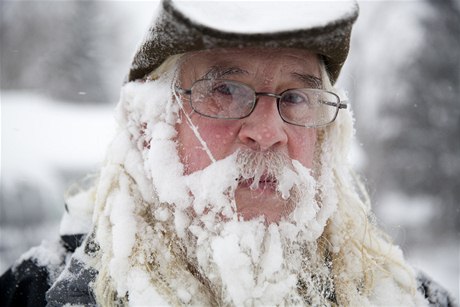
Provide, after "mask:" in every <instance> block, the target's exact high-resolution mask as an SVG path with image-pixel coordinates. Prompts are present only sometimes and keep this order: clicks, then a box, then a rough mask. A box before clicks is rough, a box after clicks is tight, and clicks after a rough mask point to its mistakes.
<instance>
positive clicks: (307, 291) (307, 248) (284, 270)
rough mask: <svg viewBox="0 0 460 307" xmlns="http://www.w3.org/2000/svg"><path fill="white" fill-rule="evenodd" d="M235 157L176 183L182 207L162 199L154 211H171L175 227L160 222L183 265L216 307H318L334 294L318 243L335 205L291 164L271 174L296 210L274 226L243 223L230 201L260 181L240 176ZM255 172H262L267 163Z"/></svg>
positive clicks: (244, 174) (257, 221)
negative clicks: (243, 186) (203, 283)
mask: <svg viewBox="0 0 460 307" xmlns="http://www.w3.org/2000/svg"><path fill="white" fill-rule="evenodd" d="M150 157H159V156H158V155H154V154H151V155H150ZM240 157H241V156H238V153H235V154H234V155H231V156H229V157H227V158H225V159H223V160H220V161H217V162H215V163H213V164H211V165H209V166H208V167H207V168H205V169H204V170H201V171H198V172H195V173H193V174H191V175H189V176H183V177H182V178H180V179H179V178H177V180H176V181H177V182H181V183H183V184H184V187H186V188H185V189H184V188H181V190H183V191H187V195H183V196H182V197H180V199H187V200H188V201H187V202H180V203H179V204H176V203H174V204H172V205H171V202H169V201H168V200H166V199H161V202H162V205H160V207H159V208H157V211H158V210H160V208H163V209H161V210H165V207H164V206H165V201H166V202H168V203H169V204H170V205H167V206H173V210H172V211H173V212H174V215H173V216H174V217H173V218H174V223H171V221H164V222H165V224H164V227H165V228H167V229H168V230H169V231H172V232H174V233H175V234H177V238H178V240H179V241H180V242H178V243H179V245H181V246H182V247H183V248H182V249H183V250H185V253H186V257H187V261H188V262H189V263H190V264H191V265H192V266H193V267H195V268H196V270H197V271H198V272H199V274H200V276H202V277H203V278H205V279H206V280H207V281H208V284H209V285H211V291H212V292H213V293H214V294H215V295H219V296H220V297H219V298H218V301H220V302H222V303H225V304H226V303H230V304H233V305H237V306H243V305H279V304H289V305H291V304H301V303H307V304H316V303H318V304H324V303H325V302H326V301H327V299H326V298H330V296H331V295H332V293H333V289H332V287H333V286H332V284H333V283H332V280H331V278H330V263H328V261H327V259H325V255H324V249H320V248H319V247H318V244H317V242H316V240H317V239H318V238H319V237H320V235H321V234H322V232H323V230H324V227H325V224H326V221H327V219H328V218H329V217H330V215H331V214H332V213H333V211H334V210H335V207H336V203H333V202H331V200H332V201H334V200H335V198H334V197H329V198H326V199H324V200H323V199H321V200H320V202H319V201H318V199H320V198H319V197H318V195H319V194H318V188H319V186H324V185H326V184H325V183H322V184H318V181H317V180H316V179H315V178H313V176H312V175H311V174H310V171H309V170H308V169H306V168H305V167H303V166H302V165H301V164H300V163H299V162H298V161H292V162H291V163H292V166H291V167H280V168H279V169H278V170H277V171H272V175H273V176H276V179H277V191H278V193H279V194H280V196H281V197H282V198H283V199H288V201H292V202H294V210H293V211H292V212H291V213H290V214H289V215H288V216H286V217H284V218H283V219H282V220H281V221H280V222H279V223H277V224H274V223H272V224H270V225H267V224H266V223H265V221H264V218H263V217H260V218H256V219H252V220H249V221H244V220H242V218H241V217H240V216H238V212H237V210H236V204H235V199H234V193H235V189H236V187H237V185H238V179H248V178H250V177H251V176H252V177H253V178H255V179H254V182H258V178H257V176H260V175H261V173H262V171H260V169H251V170H250V171H249V172H245V171H244V170H242V167H241V163H239V162H241V161H240V160H242V159H241V158H240ZM243 160H245V161H244V163H246V162H247V161H246V159H243ZM158 162H159V161H156V162H155V163H154V165H155V164H157V163H158ZM324 165H327V164H324ZM261 167H262V168H264V169H265V165H261ZM223 174H225V175H223ZM251 174H252V175H251ZM155 176H158V175H157V174H156V173H155V172H153V169H152V178H153V182H154V183H155V182H158V181H159V180H160V178H157V180H155ZM325 179H327V180H332V178H331V177H330V176H321V177H320V178H319V180H323V181H324V180H325ZM163 186H164V185H155V188H156V190H157V191H158V192H159V193H158V194H159V195H167V193H162V191H161V188H162V187H163ZM327 186H330V184H329V183H328V184H327ZM176 192H177V191H176ZM189 195H191V197H189V198H188V197H187V196H189ZM177 197H178V196H177V195H175V196H174V199H175V200H177V199H178V198H177ZM171 200H172V199H171ZM328 201H329V202H328ZM157 213H158V212H157ZM157 215H158V214H157ZM172 224H173V225H172Z"/></svg>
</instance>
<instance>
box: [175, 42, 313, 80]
mask: <svg viewBox="0 0 460 307" xmlns="http://www.w3.org/2000/svg"><path fill="white" fill-rule="evenodd" d="M318 67H319V57H318V56H317V55H316V54H314V53H312V52H309V51H307V50H301V49H291V48H271V49H260V48H235V49H211V50H202V51H197V52H190V53H187V54H185V55H184V56H183V59H182V62H181V73H185V74H192V75H194V77H195V78H222V77H224V76H229V75H254V74H257V73H260V72H261V71H263V70H264V69H265V68H274V69H275V70H276V71H278V72H283V73H285V74H290V75H292V76H293V77H294V78H298V79H299V80H301V81H304V82H308V83H312V81H313V83H318V81H320V79H319V75H318V73H319V69H318Z"/></svg>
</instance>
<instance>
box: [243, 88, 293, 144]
mask: <svg viewBox="0 0 460 307" xmlns="http://www.w3.org/2000/svg"><path fill="white" fill-rule="evenodd" d="M242 121H243V123H242V126H241V129H240V131H239V134H238V137H239V139H240V141H241V142H242V143H243V144H245V145H247V146H248V147H250V148H251V149H254V150H262V151H265V150H268V149H271V148H272V147H278V146H282V145H285V144H287V141H288V136H287V134H286V131H285V126H286V124H285V122H284V121H283V119H282V118H281V117H280V115H279V112H278V107H277V104H276V99H275V98H274V97H269V96H259V100H258V102H257V105H256V107H255V109H254V111H253V112H252V113H251V115H249V116H248V117H246V118H244V119H242Z"/></svg>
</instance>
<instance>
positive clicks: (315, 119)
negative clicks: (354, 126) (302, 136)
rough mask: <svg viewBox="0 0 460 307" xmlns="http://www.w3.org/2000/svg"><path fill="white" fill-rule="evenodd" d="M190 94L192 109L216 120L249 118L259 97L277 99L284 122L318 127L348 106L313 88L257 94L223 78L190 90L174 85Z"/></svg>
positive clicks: (242, 85) (180, 90) (200, 82)
mask: <svg viewBox="0 0 460 307" xmlns="http://www.w3.org/2000/svg"><path fill="white" fill-rule="evenodd" d="M175 88H176V91H177V92H178V93H180V94H184V95H189V101H190V105H191V107H192V109H193V110H194V111H195V112H197V113H198V114H201V115H202V116H206V117H210V118H217V119H242V118H245V117H248V116H249V115H251V113H252V111H254V109H255V107H256V105H257V102H258V98H259V97H260V96H268V97H273V98H275V99H276V103H277V107H278V112H279V114H280V116H281V118H282V119H283V121H285V122H286V123H289V124H292V125H296V126H302V127H307V128H318V127H323V126H326V125H328V124H330V123H332V122H333V121H334V120H335V119H336V117H337V114H338V112H339V110H340V109H346V108H347V105H346V104H344V103H341V102H340V98H339V96H337V95H336V94H335V93H333V92H330V91H326V90H322V89H313V88H296V89H288V90H285V91H283V92H282V93H280V94H273V93H267V92H256V91H255V90H254V89H253V88H252V87H250V86H249V85H247V84H244V83H241V82H238V81H233V80H223V79H200V80H197V81H195V82H194V83H193V84H192V87H191V88H190V89H183V88H181V87H178V86H176V87H175Z"/></svg>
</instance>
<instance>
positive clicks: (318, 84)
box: [291, 72, 323, 88]
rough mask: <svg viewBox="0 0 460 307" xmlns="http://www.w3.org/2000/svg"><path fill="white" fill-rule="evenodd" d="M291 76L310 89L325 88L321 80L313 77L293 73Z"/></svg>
mask: <svg viewBox="0 0 460 307" xmlns="http://www.w3.org/2000/svg"><path fill="white" fill-rule="evenodd" d="M291 75H292V76H293V77H294V78H295V79H297V80H299V81H301V82H302V83H305V85H306V86H307V87H308V88H322V87H323V82H322V81H321V79H320V78H318V77H315V76H313V75H309V74H301V73H297V72H293V73H292V74H291Z"/></svg>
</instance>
